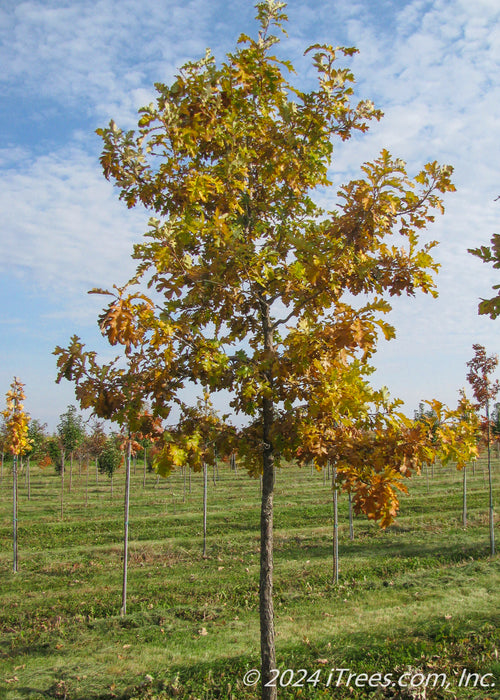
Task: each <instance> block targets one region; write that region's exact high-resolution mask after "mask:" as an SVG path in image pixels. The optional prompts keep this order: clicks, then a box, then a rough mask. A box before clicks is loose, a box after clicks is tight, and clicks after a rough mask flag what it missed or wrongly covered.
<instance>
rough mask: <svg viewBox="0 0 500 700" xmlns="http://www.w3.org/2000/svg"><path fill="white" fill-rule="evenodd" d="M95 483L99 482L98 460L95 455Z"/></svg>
mask: <svg viewBox="0 0 500 700" xmlns="http://www.w3.org/2000/svg"><path fill="white" fill-rule="evenodd" d="M95 483H96V484H98V483H99V461H98V459H97V457H96V458H95Z"/></svg>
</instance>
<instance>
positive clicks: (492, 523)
mask: <svg viewBox="0 0 500 700" xmlns="http://www.w3.org/2000/svg"><path fill="white" fill-rule="evenodd" d="M486 420H487V424H488V435H487V442H488V484H489V490H490V498H489V500H490V503H489V505H490V507H489V511H490V512H489V520H490V555H491V556H492V557H493V556H494V555H495V515H494V513H493V480H492V475H491V430H490V402H489V401H487V402H486Z"/></svg>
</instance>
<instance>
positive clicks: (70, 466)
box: [69, 452, 73, 493]
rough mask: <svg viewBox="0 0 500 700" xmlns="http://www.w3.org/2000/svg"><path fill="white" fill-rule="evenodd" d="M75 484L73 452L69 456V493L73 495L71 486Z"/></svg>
mask: <svg viewBox="0 0 500 700" xmlns="http://www.w3.org/2000/svg"><path fill="white" fill-rule="evenodd" d="M72 484H73V452H71V453H70V455H69V492H70V493H71V486H72Z"/></svg>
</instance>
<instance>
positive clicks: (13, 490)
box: [12, 455, 17, 574]
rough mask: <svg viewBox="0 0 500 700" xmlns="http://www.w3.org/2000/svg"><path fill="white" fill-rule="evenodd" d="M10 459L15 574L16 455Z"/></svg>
mask: <svg viewBox="0 0 500 700" xmlns="http://www.w3.org/2000/svg"><path fill="white" fill-rule="evenodd" d="M12 459H13V464H12V547H13V555H14V557H13V569H14V573H15V574H17V455H13V457H12Z"/></svg>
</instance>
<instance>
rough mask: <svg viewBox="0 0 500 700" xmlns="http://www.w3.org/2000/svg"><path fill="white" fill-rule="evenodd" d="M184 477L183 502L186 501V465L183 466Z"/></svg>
mask: <svg viewBox="0 0 500 700" xmlns="http://www.w3.org/2000/svg"><path fill="white" fill-rule="evenodd" d="M182 479H183V490H182V502H183V503H185V502H186V465H184V466H183V467H182Z"/></svg>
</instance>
